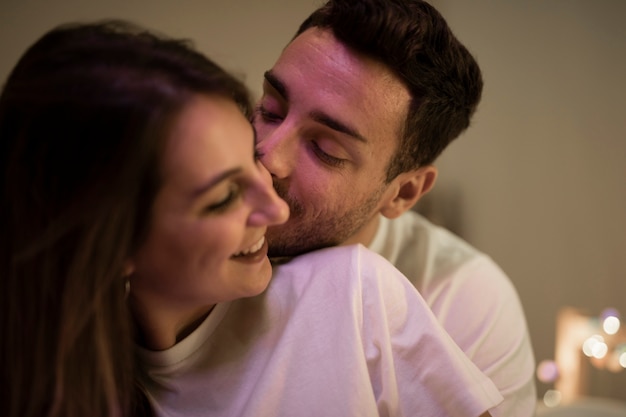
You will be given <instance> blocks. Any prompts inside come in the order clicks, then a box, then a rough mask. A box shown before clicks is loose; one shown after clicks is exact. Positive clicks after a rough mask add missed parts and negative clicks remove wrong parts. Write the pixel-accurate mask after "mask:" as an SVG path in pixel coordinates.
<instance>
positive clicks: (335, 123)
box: [309, 110, 369, 143]
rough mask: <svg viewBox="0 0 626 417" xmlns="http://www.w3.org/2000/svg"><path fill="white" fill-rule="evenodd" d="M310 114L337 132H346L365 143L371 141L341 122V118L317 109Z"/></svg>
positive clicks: (318, 121)
mask: <svg viewBox="0 0 626 417" xmlns="http://www.w3.org/2000/svg"><path fill="white" fill-rule="evenodd" d="M309 116H310V117H311V118H312V119H313V120H315V121H316V122H317V123H320V124H323V125H325V126H327V127H329V128H331V129H333V130H336V131H337V132H340V133H344V134H346V135H348V136H351V137H353V138H355V139H357V140H359V141H361V142H363V143H368V142H369V141H368V140H367V138H366V137H364V136H363V135H361V134H360V133H359V132H358V131H357V130H356V129H354V128H352V127H350V126H348V125H346V124H345V123H343V122H340V121H339V120H337V119H335V118H333V117H331V116H329V115H328V114H326V113H324V112H321V111H318V110H315V111H312V112H311V113H309Z"/></svg>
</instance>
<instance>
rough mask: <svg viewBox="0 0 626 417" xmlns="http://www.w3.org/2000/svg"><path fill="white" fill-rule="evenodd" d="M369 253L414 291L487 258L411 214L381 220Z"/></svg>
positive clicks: (460, 239) (458, 238)
mask: <svg viewBox="0 0 626 417" xmlns="http://www.w3.org/2000/svg"><path fill="white" fill-rule="evenodd" d="M370 249H372V250H374V251H375V252H377V253H379V254H380V255H382V256H383V257H385V258H386V259H388V260H389V261H390V262H391V263H393V264H394V265H395V266H396V267H397V268H398V269H399V270H400V271H402V273H403V274H405V275H406V276H407V277H408V278H409V279H410V280H411V281H412V282H413V283H414V284H415V285H416V286H417V287H418V288H421V287H422V284H426V283H427V282H429V281H431V280H432V279H433V278H434V277H440V276H442V275H448V274H449V273H451V272H453V271H454V270H458V269H460V268H463V267H464V266H465V265H467V264H470V263H472V262H474V261H475V260H476V259H480V258H487V257H486V256H485V255H484V254H483V253H482V252H481V251H479V250H478V249H476V248H475V247H473V246H472V245H471V244H469V243H468V242H466V241H465V240H464V239H462V238H461V237H459V236H457V235H456V234H454V233H452V232H451V231H449V230H447V229H445V228H443V227H441V226H438V225H436V224H434V223H432V222H430V221H429V220H428V219H426V218H424V217H423V216H421V215H420V214H418V213H415V212H406V213H404V214H403V215H402V216H400V217H398V218H397V219H393V220H390V219H386V218H382V219H381V222H380V225H379V230H378V232H377V234H376V236H375V238H374V241H373V242H372V244H371V245H370Z"/></svg>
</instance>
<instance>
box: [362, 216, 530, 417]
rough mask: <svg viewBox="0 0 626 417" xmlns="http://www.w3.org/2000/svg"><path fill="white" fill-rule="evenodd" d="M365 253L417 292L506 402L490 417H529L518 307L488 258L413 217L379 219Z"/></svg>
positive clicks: (524, 337)
mask: <svg viewBox="0 0 626 417" xmlns="http://www.w3.org/2000/svg"><path fill="white" fill-rule="evenodd" d="M369 248H370V249H371V250H373V251H375V252H377V253H379V254H380V255H382V256H383V257H385V258H386V259H387V260H389V261H390V262H391V263H393V264H394V265H395V266H396V267H397V268H398V269H399V270H400V272H402V273H403V274H404V275H406V277H407V278H408V279H409V281H411V282H412V283H413V285H415V287H416V288H417V290H418V291H419V292H420V294H421V295H422V296H423V297H424V299H425V300H426V303H427V304H428V305H429V306H430V308H431V309H432V310H433V312H434V313H435V316H436V317H437V319H438V320H439V322H440V323H441V324H442V325H443V327H444V328H445V329H446V330H447V331H448V333H449V334H450V336H452V339H454V341H455V342H456V343H457V344H458V345H459V346H460V347H461V349H462V350H463V351H464V352H465V353H466V354H467V356H468V357H469V358H470V359H471V360H472V361H473V362H474V363H475V364H476V366H478V368H479V369H481V370H482V371H483V372H484V373H485V374H486V375H487V376H488V377H489V378H491V380H492V381H493V382H494V383H495V385H496V387H498V389H499V391H500V393H501V394H502V395H503V396H504V401H503V402H502V403H501V404H500V405H499V406H498V407H496V408H494V409H492V410H490V413H491V414H492V416H493V417H529V416H533V415H534V414H535V407H536V402H537V399H536V398H537V397H536V387H535V380H534V370H535V359H534V355H533V351H532V346H531V343H530V337H529V335H528V328H527V324H526V319H525V316H524V311H523V309H522V305H521V302H520V300H519V297H518V295H517V292H516V291H515V288H514V287H513V285H512V284H511V281H510V280H509V279H508V277H507V276H506V275H505V274H504V273H503V272H502V270H501V269H500V268H499V267H498V266H497V265H496V264H495V263H494V262H493V261H492V260H491V259H490V258H489V257H488V256H486V255H485V254H483V253H481V252H479V251H477V250H476V249H475V248H473V247H472V246H470V245H469V244H468V243H467V242H465V241H463V240H462V239H460V238H459V237H457V236H455V235H454V234H452V233H450V232H449V231H447V230H446V229H444V228H441V227H438V226H436V225H434V224H432V223H430V222H429V221H428V220H426V219H425V218H423V217H422V216H420V215H419V214H417V213H415V212H412V211H411V212H406V213H404V214H403V215H402V216H400V217H399V218H397V219H395V220H389V219H387V218H384V217H382V216H381V221H380V225H379V228H378V231H377V234H376V236H375V237H374V240H373V241H372V243H371V244H370V246H369Z"/></svg>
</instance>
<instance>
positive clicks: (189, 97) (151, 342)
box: [0, 23, 501, 417]
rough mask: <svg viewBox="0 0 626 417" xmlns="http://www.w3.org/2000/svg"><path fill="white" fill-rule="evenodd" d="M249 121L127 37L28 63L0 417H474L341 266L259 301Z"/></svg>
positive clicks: (257, 199) (487, 402)
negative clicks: (0, 412) (138, 416)
mask: <svg viewBox="0 0 626 417" xmlns="http://www.w3.org/2000/svg"><path fill="white" fill-rule="evenodd" d="M249 111H250V108H249V105H248V97H247V94H246V90H245V88H244V87H243V86H242V84H241V83H239V82H238V81H236V80H235V79H233V78H232V77H231V76H229V75H228V74H226V73H225V72H224V71H223V70H221V69H220V68H219V67H217V66H216V65H215V64H213V63H212V62H211V61H209V60H207V59H206V58H205V57H203V56H202V55H200V54H198V53H196V52H194V51H193V50H192V49H190V48H189V47H188V46H187V45H184V44H182V43H180V42H176V41H172V40H167V39H163V38H159V37H157V36H155V35H152V34H148V33H145V32H142V31H141V30H139V29H136V28H133V27H132V26H129V25H126V24H121V23H109V24H100V25H98V24H94V25H77V26H66V27H61V28H58V29H56V30H53V31H51V32H50V33H48V34H46V35H45V36H44V37H43V38H42V39H41V40H40V41H38V42H37V43H36V44H35V45H34V46H33V47H31V48H30V49H29V50H28V51H27V52H26V54H25V55H24V56H23V57H22V59H21V60H20V61H19V62H18V64H17V66H16V68H15V69H14V70H13V72H12V74H11V75H10V77H9V79H8V80H7V83H6V86H5V88H4V91H3V93H2V96H1V97H0V143H1V145H0V155H1V157H0V158H1V159H0V164H1V165H0V166H2V170H1V172H2V174H1V177H0V179H1V181H2V193H3V194H2V199H1V201H2V203H1V204H2V205H1V209H0V210H1V212H0V214H1V215H0V225H1V230H0V232H1V233H0V253H1V255H0V268H1V271H0V274H1V277H2V279H0V282H1V284H0V286H1V287H0V294H2V295H0V297H2V299H1V300H2V304H1V305H2V310H3V315H2V321H1V323H2V324H1V329H0V330H1V332H2V339H3V343H2V344H1V345H2V348H1V349H2V354H1V355H0V361H1V362H0V364H1V369H2V371H1V372H2V386H3V387H5V388H4V389H3V390H2V396H3V397H2V399H3V401H2V407H4V408H5V409H7V410H8V412H7V413H4V415H7V416H11V417H14V416H20V417H24V416H86V415H89V416H131V415H132V416H136V415H150V414H151V413H152V412H153V411H154V413H156V414H157V415H162V416H166V415H180V416H206V415H221V416H226V415H230V416H248V415H254V416H303V415H325V416H349V415H359V416H370V415H371V416H377V415H411V416H416V415H423V416H428V417H434V416H449V415H459V416H469V417H476V416H478V415H480V414H481V413H483V412H484V411H485V410H487V409H488V408H490V407H492V406H494V405H496V404H497V403H498V402H499V401H500V400H501V396H500V395H499V393H498V392H497V391H496V390H495V387H494V386H493V384H492V383H491V381H489V380H488V379H487V378H486V377H484V376H483V375H482V374H481V373H480V372H479V371H478V370H477V369H476V367H475V366H473V364H472V363H471V362H470V361H469V360H468V359H467V358H466V357H465V356H464V355H463V353H462V352H461V351H460V350H459V349H458V347H456V345H454V343H453V342H452V341H451V339H449V337H448V336H447V335H446V334H445V332H444V331H443V330H442V329H441V327H440V326H439V325H438V324H437V322H436V319H435V318H434V316H433V315H432V313H430V311H429V310H428V307H427V306H426V304H425V303H424V302H423V300H421V298H420V297H419V295H418V293H417V292H416V291H415V289H414V288H413V286H412V285H411V284H410V283H409V282H408V281H407V280H406V279H405V278H404V277H402V276H401V275H400V273H399V272H398V271H397V270H395V268H393V267H392V266H391V265H390V264H389V263H387V262H386V261H384V260H383V259H382V258H380V257H378V256H377V255H374V254H372V253H370V252H368V251H367V250H366V249H365V248H363V247H361V246H352V247H343V248H334V249H329V250H324V251H319V252H316V253H312V254H310V255H307V256H301V257H298V258H297V259H295V260H292V261H290V262H288V263H286V264H284V265H280V266H279V267H277V269H276V271H275V273H274V278H273V280H272V284H271V285H269V287H268V283H269V280H270V276H271V274H272V271H271V268H270V264H269V261H268V259H267V256H266V251H267V245H266V244H265V240H264V234H265V230H266V228H267V227H268V226H271V225H274V224H278V223H281V222H284V221H285V220H286V218H287V216H288V209H287V206H286V204H285V203H284V202H283V201H282V200H280V199H279V198H278V197H277V196H276V194H275V193H274V191H273V189H272V187H271V182H270V178H269V176H268V174H267V172H266V171H265V170H264V168H263V167H262V166H260V165H259V164H257V162H256V161H255V158H254V156H253V155H254V133H253V130H252V127H251V125H250V123H249V122H248V120H247V119H246V116H247V115H248V114H249ZM266 287H267V288H268V289H267V290H266ZM6 341H9V342H8V343H7V342H6ZM133 352H137V353H138V355H137V356H138V357H137V358H135V355H134V353H133ZM146 397H147V398H148V399H149V404H148V402H147V401H145V398H146ZM484 415H488V414H486V413H485V414H484Z"/></svg>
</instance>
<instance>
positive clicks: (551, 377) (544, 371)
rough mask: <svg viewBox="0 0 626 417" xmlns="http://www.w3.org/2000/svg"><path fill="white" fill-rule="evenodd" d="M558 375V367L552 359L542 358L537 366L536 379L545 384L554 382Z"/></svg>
mask: <svg viewBox="0 0 626 417" xmlns="http://www.w3.org/2000/svg"><path fill="white" fill-rule="evenodd" d="M558 377H559V368H558V366H557V365H556V362H554V361H553V360H548V359H546V360H543V361H541V362H539V365H538V366H537V379H538V380H539V381H541V382H543V383H545V384H549V383H551V382H554V381H556V380H557V378H558Z"/></svg>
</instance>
